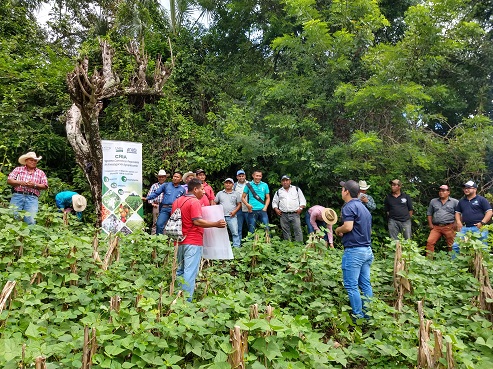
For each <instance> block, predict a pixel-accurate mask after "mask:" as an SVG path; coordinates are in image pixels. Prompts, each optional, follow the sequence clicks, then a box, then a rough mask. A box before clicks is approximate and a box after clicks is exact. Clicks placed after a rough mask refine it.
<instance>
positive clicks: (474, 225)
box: [464, 222, 480, 227]
mask: <svg viewBox="0 0 493 369" xmlns="http://www.w3.org/2000/svg"><path fill="white" fill-rule="evenodd" d="M478 223H480V222H478ZM476 224H477V223H475V224H464V227H476Z"/></svg>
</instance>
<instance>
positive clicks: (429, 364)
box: [418, 301, 435, 368]
mask: <svg viewBox="0 0 493 369" xmlns="http://www.w3.org/2000/svg"><path fill="white" fill-rule="evenodd" d="M418 315H419V348H418V368H434V367H435V362H434V360H433V357H432V355H431V352H430V347H429V346H428V342H427V341H428V339H429V334H428V328H427V327H429V323H428V322H426V323H425V320H424V312H423V301H418Z"/></svg>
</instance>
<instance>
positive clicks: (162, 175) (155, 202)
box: [147, 169, 167, 234]
mask: <svg viewBox="0 0 493 369" xmlns="http://www.w3.org/2000/svg"><path fill="white" fill-rule="evenodd" d="M166 177H167V174H166V171H165V170H164V169H161V170H160V171H159V172H158V173H157V182H156V183H154V184H153V185H152V186H151V188H150V189H149V192H148V193H147V196H150V195H151V193H153V192H154V191H156V190H157V189H158V188H159V187H161V185H162V184H163V183H164V182H165V181H166ZM163 197H164V193H161V194H159V196H158V197H156V198H155V199H152V200H148V201H147V202H148V203H149V204H150V205H151V206H152V228H151V234H156V221H157V217H158V216H159V204H160V203H161V201H163Z"/></svg>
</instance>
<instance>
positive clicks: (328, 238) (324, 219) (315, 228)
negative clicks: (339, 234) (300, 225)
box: [305, 205, 337, 248]
mask: <svg viewBox="0 0 493 369" xmlns="http://www.w3.org/2000/svg"><path fill="white" fill-rule="evenodd" d="M305 222H306V225H307V227H308V233H309V234H315V232H320V227H325V228H327V231H326V232H324V240H325V246H329V245H330V247H331V248H334V236H333V232H332V225H333V224H335V223H337V213H336V212H335V211H334V210H333V209H331V208H324V207H323V206H320V205H313V206H312V207H311V208H310V209H308V211H307V212H306V214H305Z"/></svg>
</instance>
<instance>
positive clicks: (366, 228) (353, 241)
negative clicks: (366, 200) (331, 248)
mask: <svg viewBox="0 0 493 369" xmlns="http://www.w3.org/2000/svg"><path fill="white" fill-rule="evenodd" d="M342 221H343V222H346V221H352V222H353V230H352V231H351V232H348V233H344V235H343V236H342V244H343V245H344V248H350V247H370V246H371V214H370V212H369V211H368V209H367V208H366V206H365V205H363V203H362V202H361V201H359V200H358V199H351V200H350V201H349V202H347V203H346V204H344V206H343V207H342Z"/></svg>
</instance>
